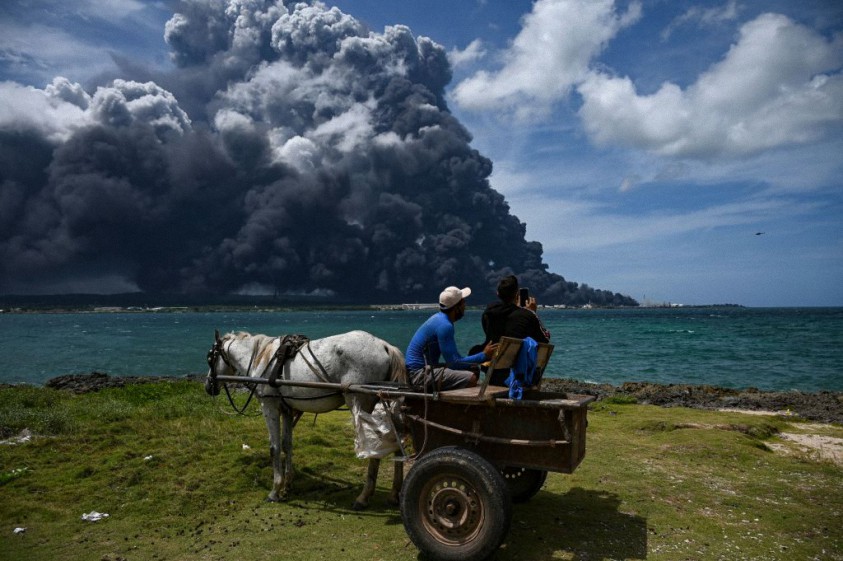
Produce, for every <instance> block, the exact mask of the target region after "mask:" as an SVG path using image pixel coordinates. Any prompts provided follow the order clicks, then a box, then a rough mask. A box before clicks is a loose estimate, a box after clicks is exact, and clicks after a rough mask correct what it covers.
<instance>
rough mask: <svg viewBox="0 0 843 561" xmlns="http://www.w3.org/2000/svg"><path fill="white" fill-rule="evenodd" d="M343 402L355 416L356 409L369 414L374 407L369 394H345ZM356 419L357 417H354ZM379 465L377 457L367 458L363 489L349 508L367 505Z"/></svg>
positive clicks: (376, 479)
mask: <svg viewBox="0 0 843 561" xmlns="http://www.w3.org/2000/svg"><path fill="white" fill-rule="evenodd" d="M345 402H346V405H348V408H349V409H351V412H352V414H353V415H354V416H355V417H356V416H357V412H358V411H365V412H366V413H369V414H371V412H372V410H373V409H374V408H375V403H376V400H375V399H373V398H372V397H371V396H364V395H355V394H346V397H345ZM356 421H357V419H356V418H355V422H356ZM380 465H381V461H380V459H379V458H369V468H368V469H367V470H366V482H365V484H364V485H363V490H362V491H361V492H360V495H358V497H357V498H356V499H354V504H353V505H351V508H353V509H354V510H363V509H365V508H367V507H368V506H369V499H370V498H371V497H372V495H374V494H375V486H376V485H377V482H378V471H379V470H380Z"/></svg>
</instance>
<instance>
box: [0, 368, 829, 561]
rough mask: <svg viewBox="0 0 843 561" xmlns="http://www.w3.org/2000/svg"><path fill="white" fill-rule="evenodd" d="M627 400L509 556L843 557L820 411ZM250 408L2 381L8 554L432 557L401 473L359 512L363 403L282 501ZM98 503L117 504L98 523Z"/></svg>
mask: <svg viewBox="0 0 843 561" xmlns="http://www.w3.org/2000/svg"><path fill="white" fill-rule="evenodd" d="M612 401H613V400H611V399H608V400H604V401H603V402H599V403H597V404H595V405H594V406H593V408H592V410H591V411H590V412H589V423H590V424H589V428H588V453H587V456H586V458H585V460H584V462H583V464H582V465H581V466H580V468H579V469H578V470H577V471H576V473H574V474H573V475H561V474H551V475H550V477H549V478H548V481H547V484H546V485H545V487H544V489H543V490H542V491H541V492H539V494H538V495H536V497H534V498H533V499H532V500H531V501H530V502H528V503H526V504H522V505H517V506H516V508H515V511H514V517H513V524H512V528H511V531H510V533H509V536H508V538H507V540H506V543H505V545H504V546H503V547H502V548H501V549H500V550H499V551H498V552H497V553H496V555H495V559H498V560H501V561H503V560H515V559H521V560H533V559H535V560H545V559H560V560H577V561H584V560H588V559H650V560H669V561H674V560H679V559H693V560H740V559H751V560H768V559H769V560H774V559H781V560H793V559H800V560H802V559H805V560H808V559H823V560H828V559H831V560H843V486H841V481H843V468H841V466H839V465H837V464H835V463H833V462H830V461H827V460H823V459H821V458H820V457H819V455H816V454H813V453H810V452H800V451H798V449H797V448H795V447H794V446H792V445H791V444H792V443H791V441H789V440H785V439H783V438H781V436H780V434H781V433H782V432H800V431H803V432H804V431H806V430H808V429H807V427H806V426H805V425H804V423H800V422H799V421H797V420H794V419H783V418H778V417H769V416H751V415H743V414H739V413H722V412H714V411H704V410H696V409H685V408H670V409H665V408H659V407H654V406H644V405H635V404H623V403H613V402H612ZM617 401H622V400H617ZM250 413H251V416H245V417H240V416H233V415H231V414H230V411H229V409H227V405H226V403H224V402H223V401H222V400H217V401H214V400H212V399H211V398H209V397H207V396H206V395H205V394H204V393H203V391H202V389H201V386H200V385H199V384H197V383H195V382H186V381H183V382H173V383H159V384H140V385H131V386H126V387H124V388H119V389H106V390H103V391H100V392H96V393H87V394H81V395H75V394H71V393H68V392H63V391H57V390H53V389H50V388H35V387H25V386H18V387H7V388H0V431H2V432H0V438H3V439H11V440H12V442H14V443H6V444H3V445H0V558H2V559H9V560H12V559H15V560H17V559H28V560H33V561H37V560H41V559H43V560H53V559H66V560H75V559H94V560H104V561H117V560H126V561H135V560H156V561H160V560H164V559H171V560H175V559H178V560H182V559H185V560H192V559H196V560H200V559H201V560H206V559H249V560H262V559H267V560H268V559H272V560H277V559H296V560H299V561H308V560H316V559H343V560H344V561H346V560H347V561H353V560H380V559H383V560H386V561H392V560H402V559H403V560H412V559H417V558H418V551H417V550H416V549H415V547H414V546H413V545H412V544H411V543H410V542H409V540H408V538H407V536H406V534H405V532H404V528H403V526H402V524H401V520H400V514H399V512H398V511H397V510H396V509H395V508H392V507H389V506H387V505H386V495H387V489H388V486H389V481H388V476H389V472H391V470H389V469H383V470H382V476H383V479H382V481H381V482H380V485H379V489H378V492H377V494H376V495H375V497H374V499H373V502H372V506H371V507H370V509H369V510H368V511H366V512H363V513H359V512H354V511H353V510H352V509H351V508H350V506H351V503H352V501H353V499H354V497H355V496H356V494H357V492H358V491H359V487H360V485H361V483H362V481H363V473H364V468H365V465H364V463H363V462H362V461H360V460H357V459H356V458H355V456H354V453H353V449H352V448H353V446H352V442H353V431H352V429H351V424H350V416H349V414H348V413H347V412H342V411H340V412H334V413H331V414H328V415H322V416H319V417H318V419H316V420H315V422H314V418H313V416H305V417H304V418H303V419H302V421H301V422H300V423H299V426H298V427H297V428H296V434H295V439H294V447H295V452H294V461H295V464H296V468H297V473H296V480H295V481H294V483H293V498H291V499H290V500H289V501H287V502H285V503H280V504H272V503H266V502H264V498H265V497H266V494H267V492H268V490H269V484H270V481H271V472H272V470H271V466H270V464H269V454H268V449H267V448H268V447H267V444H266V441H267V438H266V428H265V426H264V423H263V420H262V418H261V417H259V416H257V408H256V407H254V406H252V407H251V408H250ZM23 429H28V430H29V431H30V432H31V434H32V436H31V438H29V439H27V438H14V437H17V436H20V431H22V430H23ZM811 430H813V431H815V432H816V431H817V430H820V431H821V432H823V433H824V434H825V435H827V436H829V437H841V436H843V428H841V427H840V426H836V425H824V426H822V427H820V428H819V429H818V428H817V427H812V428H811ZM25 434H26V433H24V435H25ZM780 446H784V447H785V449H788V450H790V451H791V452H792V453H791V454H782V453H780V452H777V451H774V449H777V448H778V447H780ZM92 511H98V512H101V513H108V515H109V516H108V517H107V518H104V519H102V520H100V521H98V522H87V521H84V520H82V515H83V514H84V513H90V512H92ZM16 528H25V529H26V530H25V531H22V532H19V533H15V529H16Z"/></svg>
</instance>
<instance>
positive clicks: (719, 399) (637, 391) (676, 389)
mask: <svg viewBox="0 0 843 561" xmlns="http://www.w3.org/2000/svg"><path fill="white" fill-rule="evenodd" d="M185 379H188V380H193V381H202V380H203V379H204V376H203V375H201V374H194V375H189V376H186V377H178V378H174V377H168V376H126V377H123V376H110V375H108V374H106V373H103V372H91V373H90V374H69V375H66V376H58V377H56V378H52V379H50V380H49V381H47V383H46V384H45V385H46V386H47V387H49V388H54V389H59V390H65V391H71V392H74V393H86V392H93V391H99V390H101V389H105V388H120V387H124V386H126V385H130V384H148V383H171V382H176V381H181V380H185ZM542 389H543V390H546V391H556V392H566V393H576V394H585V395H593V396H595V397H597V399H598V401H599V400H604V399H608V398H615V399H618V398H621V399H624V398H625V399H628V400H629V401H630V402H635V403H642V404H650V405H658V406H661V407H693V408H698V409H713V410H716V409H741V410H750V411H771V412H774V413H780V414H784V415H793V416H795V417H799V418H802V419H806V420H810V421H818V422H824V423H841V424H843V392H831V391H822V392H816V393H804V392H797V391H787V392H767V391H761V390H757V389H754V388H748V389H741V390H735V389H729V388H718V387H714V386H692V385H686V384H667V385H663V384H651V383H647V382H626V383H624V384H622V385H620V386H613V385H610V384H590V383H586V382H580V381H578V380H571V379H557V378H547V379H545V380H544V382H543V385H542Z"/></svg>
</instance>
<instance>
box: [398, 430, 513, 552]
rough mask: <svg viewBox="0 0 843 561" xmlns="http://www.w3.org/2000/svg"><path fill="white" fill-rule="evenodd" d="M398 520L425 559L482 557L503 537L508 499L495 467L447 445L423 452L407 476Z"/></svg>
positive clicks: (507, 520) (507, 521) (507, 522)
mask: <svg viewBox="0 0 843 561" xmlns="http://www.w3.org/2000/svg"><path fill="white" fill-rule="evenodd" d="M401 520H402V521H403V522H404V529H405V530H406V531H407V535H409V536H410V540H411V541H412V542H413V543H414V544H415V546H416V547H417V548H419V550H420V551H421V552H422V553H423V554H426V555H428V556H429V558H432V559H438V560H441V561H481V560H483V559H486V558H488V557H489V556H491V555H492V554H493V553H494V552H495V551H496V550H497V549H498V547H500V545H501V544H502V543H503V541H504V539H506V535H507V533H508V532H509V525H510V522H511V520H512V501H511V499H510V497H509V492H508V490H507V488H506V481H505V480H504V478H503V475H501V473H500V471H499V470H498V469H497V468H496V467H495V466H493V465H492V464H491V463H489V462H488V461H486V460H485V459H484V458H483V457H482V456H480V455H478V454H476V453H475V452H472V451H470V450H466V449H464V448H459V447H453V446H446V447H442V448H437V449H436V450H434V451H433V452H430V453H429V454H427V455H426V456H423V457H422V458H421V459H420V460H419V461H418V462H416V464H415V465H414V466H413V468H412V469H411V470H410V473H408V474H407V478H406V480H405V481H404V486H403V487H402V488H401Z"/></svg>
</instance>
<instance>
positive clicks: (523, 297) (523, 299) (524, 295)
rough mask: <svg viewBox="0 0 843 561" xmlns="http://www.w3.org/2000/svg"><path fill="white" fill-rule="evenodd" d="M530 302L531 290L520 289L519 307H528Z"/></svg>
mask: <svg viewBox="0 0 843 561" xmlns="http://www.w3.org/2000/svg"><path fill="white" fill-rule="evenodd" d="M529 301H530V289H529V288H519V289H518V305H519V306H521V307H522V308H523V307H525V306H526V305H527V302H529Z"/></svg>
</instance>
